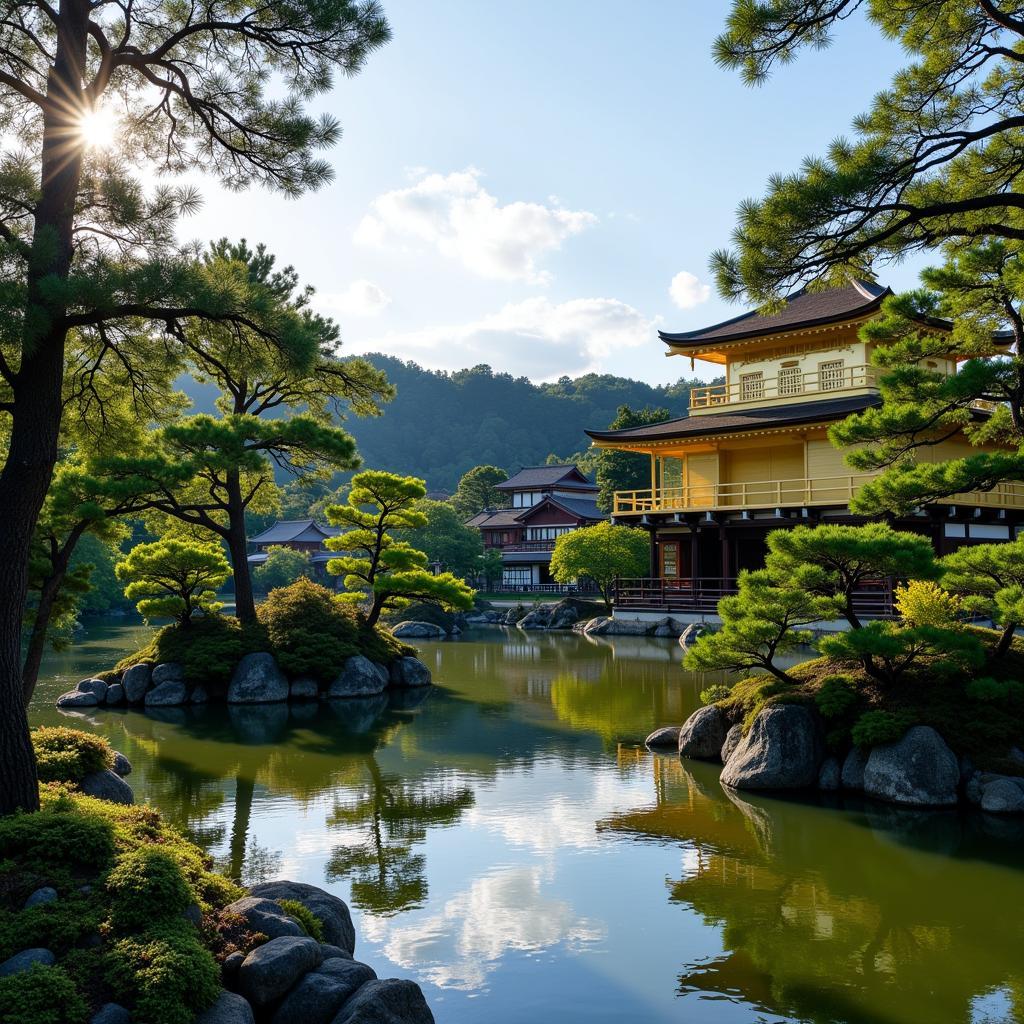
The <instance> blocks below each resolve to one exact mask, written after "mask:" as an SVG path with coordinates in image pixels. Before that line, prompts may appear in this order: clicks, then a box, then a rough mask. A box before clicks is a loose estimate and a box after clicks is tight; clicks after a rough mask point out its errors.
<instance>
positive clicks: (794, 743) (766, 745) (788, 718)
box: [721, 704, 821, 789]
mask: <svg viewBox="0 0 1024 1024" xmlns="http://www.w3.org/2000/svg"><path fill="white" fill-rule="evenodd" d="M820 763H821V739H820V737H819V735H818V728H817V724H816V722H815V721H814V718H813V716H812V715H811V713H810V711H808V710H807V708H805V707H803V706H801V705H799V704H773V705H771V706H770V707H766V708H764V709H762V710H761V711H760V712H759V714H758V716H757V718H755V719H754V724H753V725H752V726H751V727H750V731H749V732H748V733H747V735H746V736H744V737H743V739H742V740H740V744H739V746H738V747H737V748H736V750H735V751H734V752H733V755H732V756H731V757H730V758H729V763H728V764H727V765H726V766H725V768H724V769H723V770H722V776H721V781H722V784H723V785H726V786H732V787H733V788H734V789H803V788H806V787H808V786H813V785H815V784H816V783H817V781H818V766H819V764H820Z"/></svg>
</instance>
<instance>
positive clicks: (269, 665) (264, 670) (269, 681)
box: [228, 651, 288, 704]
mask: <svg viewBox="0 0 1024 1024" xmlns="http://www.w3.org/2000/svg"><path fill="white" fill-rule="evenodd" d="M287 699H288V680H287V679H286V678H285V674H284V673H283V672H282V671H281V669H280V668H278V665H277V662H276V661H274V656H273V655H272V654H267V653H266V651H259V652H257V653H255V654H247V655H246V656H245V657H244V658H242V660H241V661H240V662H239V663H238V665H237V666H236V667H235V673H234V675H233V676H232V677H231V682H230V683H229V684H228V703H229V704H278V703H280V702H281V701H284V700H287Z"/></svg>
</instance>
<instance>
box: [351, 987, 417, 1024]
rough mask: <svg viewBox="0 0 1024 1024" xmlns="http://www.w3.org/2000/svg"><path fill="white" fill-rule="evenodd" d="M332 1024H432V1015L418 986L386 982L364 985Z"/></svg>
mask: <svg viewBox="0 0 1024 1024" xmlns="http://www.w3.org/2000/svg"><path fill="white" fill-rule="evenodd" d="M333 1024H434V1015H433V1014H432V1013H431V1012H430V1007H429V1006H427V1001H426V999H424V998H423V992H422V991H421V989H420V987H419V985H417V984H416V983H415V982H413V981H404V980H399V979H398V978H388V979H387V980H385V981H368V982H367V983H366V984H365V985H363V987H362V988H360V989H359V991H358V992H356V994H355V995H354V996H352V998H351V999H349V1001H348V1002H347V1003H345V1005H344V1006H343V1007H342V1008H341V1012H340V1013H339V1014H338V1015H337V1017H335V1018H334V1021H333Z"/></svg>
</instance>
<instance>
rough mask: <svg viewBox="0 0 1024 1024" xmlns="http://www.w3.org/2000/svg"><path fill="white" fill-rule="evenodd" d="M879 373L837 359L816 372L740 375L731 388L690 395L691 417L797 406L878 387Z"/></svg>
mask: <svg viewBox="0 0 1024 1024" xmlns="http://www.w3.org/2000/svg"><path fill="white" fill-rule="evenodd" d="M877 383H878V371H877V370H876V368H875V367H873V366H870V365H868V364H858V365H855V366H846V365H844V363H843V360H841V359H836V360H832V361H826V362H823V363H819V364H818V366H817V367H816V368H815V369H813V370H806V369H804V368H802V367H801V366H792V367H786V366H783V367H780V368H779V370H778V372H777V374H776V375H775V376H774V377H766V376H765V375H764V372H763V371H761V370H757V371H751V372H750V373H738V374H736V375H735V380H732V381H730V382H729V383H728V384H710V385H708V386H706V387H700V388H693V390H692V391H691V392H690V414H691V415H699V414H701V413H707V412H720V411H721V410H722V409H723V407H726V406H728V407H733V406H740V405H755V404H758V403H775V402H797V401H802V400H805V399H807V398H808V397H814V396H816V395H823V396H825V397H828V398H834V397H836V395H837V394H841V393H843V392H849V391H860V390H863V389H864V388H874V387H877Z"/></svg>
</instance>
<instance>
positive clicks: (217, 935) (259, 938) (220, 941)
mask: <svg viewBox="0 0 1024 1024" xmlns="http://www.w3.org/2000/svg"><path fill="white" fill-rule="evenodd" d="M200 930H201V932H202V940H203V945H204V946H205V947H206V948H207V949H208V950H209V951H210V952H211V953H212V954H213V957H214V959H215V960H216V961H217V963H223V962H224V961H225V960H226V959H227V958H228V957H229V956H230V955H231V954H232V953H242V954H244V955H248V954H249V953H251V952H252V951H253V950H254V949H255V948H256V947H257V946H262V945H263V943H264V942H266V941H267V936H266V935H264V934H263V932H257V931H253V929H252V928H250V927H249V922H248V921H246V919H245V918H244V917H242V915H241V914H236V913H234V912H233V911H231V910H215V911H213V912H212V913H210V914H204V915H203V920H202V923H201V924H200Z"/></svg>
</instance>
